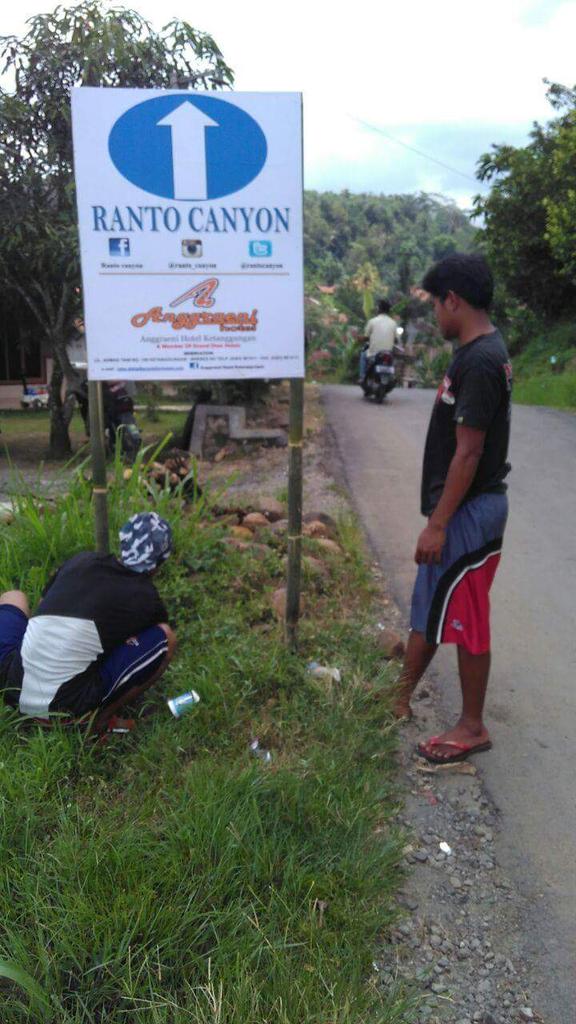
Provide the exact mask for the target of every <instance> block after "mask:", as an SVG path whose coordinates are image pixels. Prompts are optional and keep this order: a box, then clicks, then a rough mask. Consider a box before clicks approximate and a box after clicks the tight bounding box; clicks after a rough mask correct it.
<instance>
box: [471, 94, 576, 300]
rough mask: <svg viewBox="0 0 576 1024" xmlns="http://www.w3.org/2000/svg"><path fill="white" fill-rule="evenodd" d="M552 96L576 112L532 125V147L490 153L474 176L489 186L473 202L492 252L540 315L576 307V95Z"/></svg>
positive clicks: (519, 295) (513, 288)
mask: <svg viewBox="0 0 576 1024" xmlns="http://www.w3.org/2000/svg"><path fill="white" fill-rule="evenodd" d="M548 97H549V99H550V100H551V102H552V104H553V106H555V107H556V109H559V108H561V107H563V106H565V105H566V104H572V108H573V109H572V110H569V111H568V113H567V114H565V115H564V116H562V117H560V118H558V119H555V120H553V121H551V122H549V123H548V124H546V125H539V124H535V125H534V127H533V130H532V132H531V134H530V139H531V141H530V143H529V145H527V146H525V147H519V148H515V147H513V146H506V145H499V146H493V147H492V150H491V152H490V153H485V154H484V155H483V156H482V157H481V159H480V161H479V164H478V170H477V176H478V178H479V179H480V180H481V181H487V182H489V183H490V185H491V188H490V192H489V193H488V195H487V196H477V197H476V199H475V203H474V206H475V215H476V216H482V217H483V218H484V223H485V229H484V231H483V232H482V235H483V244H484V245H485V247H486V250H487V254H488V256H489V257H490V259H491V262H492V263H493V265H494V269H495V271H496V274H497V276H498V277H500V278H501V280H502V281H503V282H504V283H505V285H506V287H507V288H508V290H509V292H510V293H511V295H512V296H513V297H514V298H515V299H516V300H517V301H519V302H521V303H525V304H526V305H528V306H529V307H530V308H531V309H532V310H534V311H535V312H536V313H538V314H539V315H541V316H544V317H557V316H561V315H565V314H567V313H573V312H574V311H575V310H576V274H575V273H574V272H575V271H576V260H574V262H573V263H572V262H571V258H570V257H571V253H572V256H573V253H574V243H573V224H574V215H575V214H576V198H575V196H576V166H575V164H574V155H575V154H576V110H575V109H574V108H575V107H576V95H575V94H574V91H573V90H568V89H565V88H564V87H563V86H557V85H552V86H550V88H549V90H548ZM570 215H571V216H570Z"/></svg>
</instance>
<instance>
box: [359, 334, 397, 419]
mask: <svg viewBox="0 0 576 1024" xmlns="http://www.w3.org/2000/svg"><path fill="white" fill-rule="evenodd" d="M367 347H368V346H366V348H367ZM397 383H398V380H397V376H396V365H395V362H394V353H393V352H388V351H382V352H377V353H376V355H375V356H370V357H369V359H368V363H367V366H366V373H365V374H364V377H363V378H362V380H361V382H360V387H361V388H362V391H363V392H364V398H373V399H374V401H375V402H376V403H377V404H378V405H381V404H382V402H383V401H384V399H385V397H386V395H387V394H389V393H390V391H393V389H394V388H395V387H396V385H397Z"/></svg>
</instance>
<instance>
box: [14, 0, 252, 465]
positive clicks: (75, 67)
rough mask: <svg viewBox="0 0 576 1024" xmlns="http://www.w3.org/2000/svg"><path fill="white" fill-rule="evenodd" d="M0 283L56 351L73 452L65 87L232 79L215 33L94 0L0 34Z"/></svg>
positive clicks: (60, 407) (63, 447)
mask: <svg viewBox="0 0 576 1024" xmlns="http://www.w3.org/2000/svg"><path fill="white" fill-rule="evenodd" d="M0 47H1V49H0V62H1V67H0V70H1V71H2V72H4V73H7V74H8V75H9V76H11V78H12V81H13V88H12V89H11V90H4V89H0V216H1V218H2V236H1V237H0V282H1V283H2V285H3V286H4V288H8V289H10V290H11V291H12V292H13V293H15V294H16V295H18V296H19V299H20V301H21V302H22V303H24V304H25V305H26V307H27V308H28V310H30V312H31V313H32V315H33V317H34V320H35V323H36V326H37V329H38V331H39V332H40V333H41V335H42V336H43V338H44V340H45V343H46V346H47V349H48V351H49V353H50V354H51V355H52V356H53V357H54V370H53V374H52V379H51V384H50V404H51V409H52V417H51V426H50V450H49V454H50V455H51V456H52V457H55V458H61V457H65V456H67V455H68V454H69V453H70V450H71V448H70V438H69V434H68V424H69V420H70V416H71V407H70V405H69V404H68V403H66V402H63V401H62V397H61V390H62V382H63V379H64V377H66V378H67V379H68V380H69V381H71V382H74V380H75V378H76V376H77V375H76V372H75V371H74V369H73V367H72V366H71V365H70V361H69V359H68V353H67V347H66V346H67V342H68V340H69V337H70V335H71V333H72V324H73V321H74V319H75V318H76V317H77V316H78V315H79V313H80V310H81V293H80V271H79V254H78V237H77V229H76V209H75V191H74V177H73V170H72V137H71V116H70V90H71V88H72V87H73V86H78V85H92V86H93V85H100V86H132V87H137V88H145V87H156V88H168V87H170V88H194V87H199V88H202V89H217V88H222V87H225V86H229V85H231V84H232V81H233V74H232V71H231V69H230V68H229V67H228V65H227V64H226V63H225V61H224V59H223V57H222V54H221V52H220V50H219V49H218V47H217V45H216V43H215V42H214V40H213V39H212V37H211V36H209V35H207V34H206V33H203V32H198V31H197V30H196V29H194V28H192V26H191V25H189V24H187V23H186V22H181V21H171V22H170V23H169V24H167V25H166V26H165V27H164V28H163V29H162V30H161V31H160V32H156V31H155V30H154V29H153V28H152V27H151V26H150V25H149V24H148V22H147V21H145V20H144V19H143V18H142V17H140V15H139V14H137V13H136V12H134V11H131V10H127V9H123V8H113V9H111V10H107V9H106V8H105V6H104V4H103V3H102V2H101V0H84V2H82V3H80V4H78V5H77V6H75V7H73V8H64V7H62V6H59V7H57V8H56V9H55V10H54V11H53V12H52V13H51V14H43V15H38V16H37V17H35V18H32V19H31V20H30V22H29V29H28V32H27V33H26V35H25V36H24V37H23V38H21V39H19V38H17V37H15V36H10V37H5V38H3V39H2V40H1V41H0Z"/></svg>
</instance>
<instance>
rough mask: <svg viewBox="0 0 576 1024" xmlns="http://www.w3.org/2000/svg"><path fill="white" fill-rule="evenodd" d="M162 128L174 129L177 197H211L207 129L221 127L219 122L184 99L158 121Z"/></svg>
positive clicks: (175, 189)
mask: <svg viewBox="0 0 576 1024" xmlns="http://www.w3.org/2000/svg"><path fill="white" fill-rule="evenodd" d="M158 125H159V127H160V128H164V127H166V128H170V129H171V131H172V173H173V176H174V198H175V199H207V198H208V184H207V170H206V134H205V133H206V128H219V124H218V122H217V121H212V119H211V118H209V117H207V116H206V114H203V113H202V111H201V110H199V109H198V107H196V106H194V104H193V103H191V102H190V101H189V100H184V102H183V103H181V104H180V106H179V107H175V109H174V110H172V111H171V113H170V114H168V115H167V117H163V118H162V120H161V121H158Z"/></svg>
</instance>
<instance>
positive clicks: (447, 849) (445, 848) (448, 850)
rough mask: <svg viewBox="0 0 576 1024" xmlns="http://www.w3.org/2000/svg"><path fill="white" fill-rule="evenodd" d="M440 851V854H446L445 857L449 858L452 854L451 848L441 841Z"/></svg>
mask: <svg viewBox="0 0 576 1024" xmlns="http://www.w3.org/2000/svg"><path fill="white" fill-rule="evenodd" d="M440 849H441V850H442V853H445V854H446V856H447V857H449V856H450V854H451V853H452V847H451V846H449V845H448V843H445V842H444V841H442V842H441V843H440Z"/></svg>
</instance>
